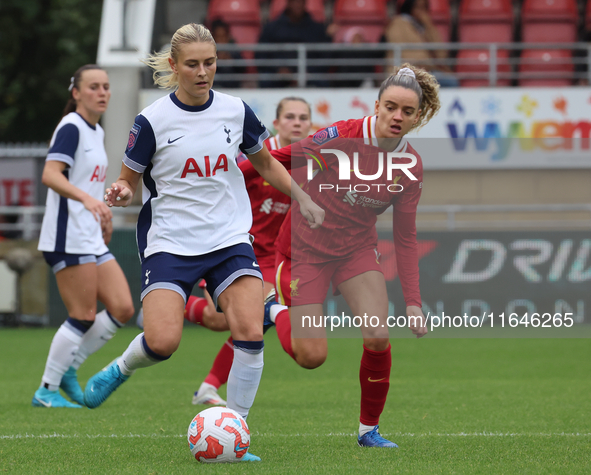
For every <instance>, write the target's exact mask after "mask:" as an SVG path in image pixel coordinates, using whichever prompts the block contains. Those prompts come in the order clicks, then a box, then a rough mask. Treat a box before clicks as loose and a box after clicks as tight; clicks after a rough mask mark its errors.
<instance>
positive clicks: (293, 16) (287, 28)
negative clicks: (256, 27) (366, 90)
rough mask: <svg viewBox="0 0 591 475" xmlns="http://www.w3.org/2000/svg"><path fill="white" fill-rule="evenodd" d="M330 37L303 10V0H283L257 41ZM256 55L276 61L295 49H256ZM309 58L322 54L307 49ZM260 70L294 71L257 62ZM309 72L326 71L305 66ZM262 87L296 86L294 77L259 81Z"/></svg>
mask: <svg viewBox="0 0 591 475" xmlns="http://www.w3.org/2000/svg"><path fill="white" fill-rule="evenodd" d="M329 41H330V38H329V37H328V35H327V34H326V31H325V28H324V25H323V24H322V23H318V22H317V21H314V20H313V19H312V17H311V16H310V14H309V13H308V12H307V11H306V2H305V0H287V6H286V7H285V10H284V11H283V13H282V14H281V15H279V17H277V19H276V20H273V21H270V22H269V23H267V24H266V25H265V27H264V28H263V32H262V33H261V37H260V39H259V43H286V44H297V43H326V42H329ZM255 57H256V58H257V59H275V60H277V62H278V63H280V62H281V61H284V60H286V59H296V58H297V52H295V51H258V52H257V53H256V55H255ZM307 57H308V58H309V59H312V58H322V57H326V54H323V53H320V52H310V53H308V56H307ZM258 70H259V72H261V73H284V74H285V73H295V72H297V67H295V66H259V67H258ZM307 71H308V72H309V73H319V72H327V69H326V68H325V67H321V66H314V67H310V66H309V67H308V68H307ZM307 85H312V86H320V87H324V86H328V81H308V83H307ZM261 86H262V87H286V86H297V81H293V80H292V81H276V80H273V81H261Z"/></svg>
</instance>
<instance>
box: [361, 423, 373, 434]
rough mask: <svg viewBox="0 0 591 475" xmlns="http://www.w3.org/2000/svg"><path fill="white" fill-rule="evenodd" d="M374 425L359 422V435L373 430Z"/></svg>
mask: <svg viewBox="0 0 591 475" xmlns="http://www.w3.org/2000/svg"><path fill="white" fill-rule="evenodd" d="M375 428H376V426H366V425H365V424H362V423H361V422H360V423H359V437H363V436H364V435H365V434H367V433H368V432H371V431H372V430H374V429H375Z"/></svg>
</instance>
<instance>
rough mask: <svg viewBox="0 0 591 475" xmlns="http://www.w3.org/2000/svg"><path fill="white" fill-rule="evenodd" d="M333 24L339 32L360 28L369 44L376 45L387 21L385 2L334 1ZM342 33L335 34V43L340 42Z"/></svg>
mask: <svg viewBox="0 0 591 475" xmlns="http://www.w3.org/2000/svg"><path fill="white" fill-rule="evenodd" d="M333 20H334V23H335V24H336V25H337V26H338V27H339V31H340V30H342V29H343V28H345V27H351V26H360V27H362V28H363V30H364V32H365V39H366V41H367V42H369V43H377V42H379V41H380V38H381V37H382V35H383V34H384V28H385V26H386V24H387V22H388V20H389V18H388V9H387V6H386V1H385V0H336V2H335V4H334V11H333ZM343 34H344V33H342V32H337V34H336V35H335V36H336V37H335V41H341V38H342V36H343Z"/></svg>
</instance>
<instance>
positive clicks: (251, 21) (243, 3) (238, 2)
mask: <svg viewBox="0 0 591 475" xmlns="http://www.w3.org/2000/svg"><path fill="white" fill-rule="evenodd" d="M207 19H208V21H209V22H212V21H213V20H218V19H219V20H223V21H225V22H226V23H227V24H228V25H230V33H231V34H232V37H233V38H234V40H235V41H236V43H257V42H258V40H259V36H260V34H261V6H260V3H259V0H211V1H210V2H209V7H208V10H207Z"/></svg>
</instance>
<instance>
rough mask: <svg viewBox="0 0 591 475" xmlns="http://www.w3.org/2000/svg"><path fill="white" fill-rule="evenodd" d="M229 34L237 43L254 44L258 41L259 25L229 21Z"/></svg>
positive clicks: (259, 34)
mask: <svg viewBox="0 0 591 475" xmlns="http://www.w3.org/2000/svg"><path fill="white" fill-rule="evenodd" d="M230 35H232V38H234V41H235V42H236V43H238V44H254V43H258V42H259V37H260V36H261V27H260V26H259V25H241V24H240V23H230Z"/></svg>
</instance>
